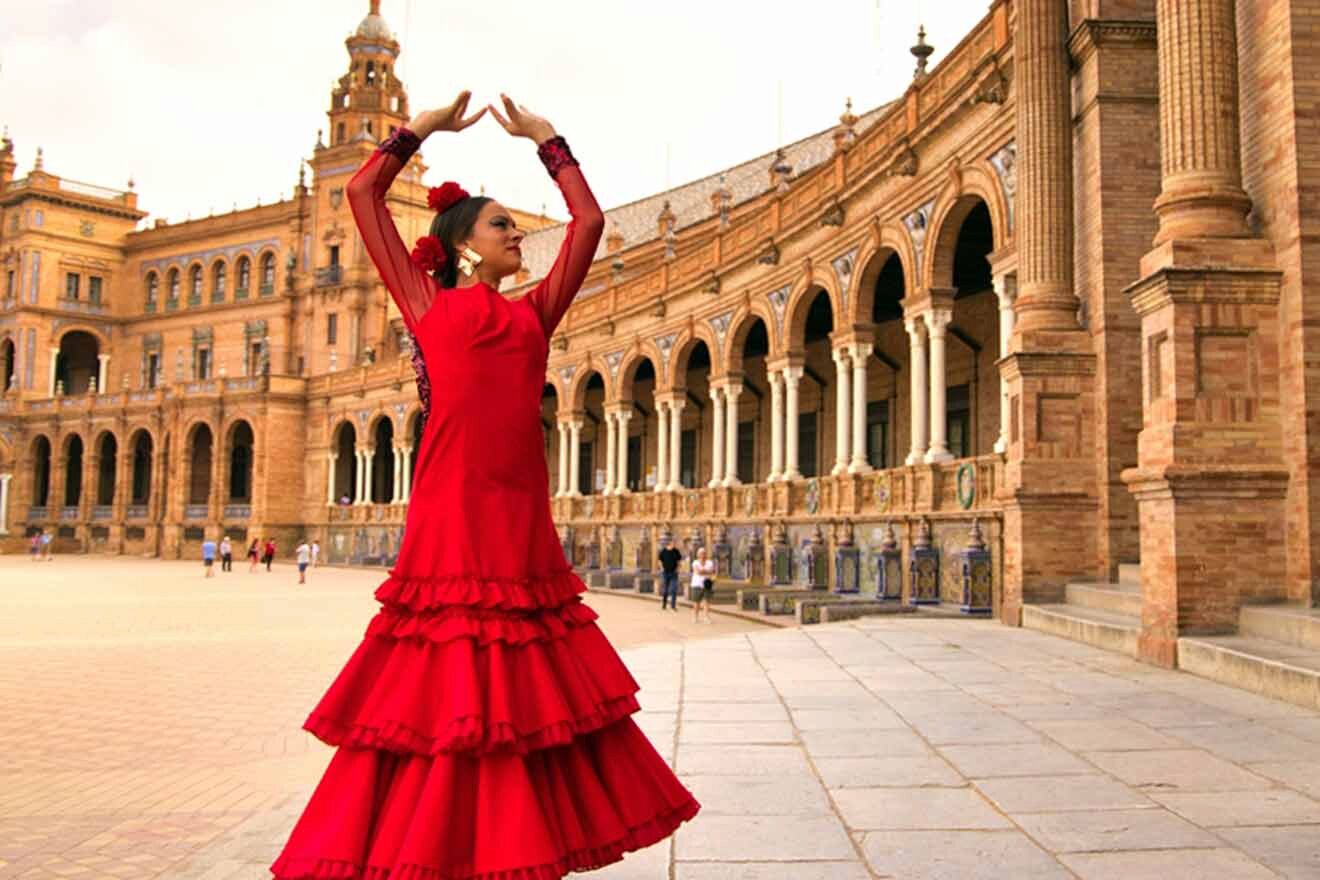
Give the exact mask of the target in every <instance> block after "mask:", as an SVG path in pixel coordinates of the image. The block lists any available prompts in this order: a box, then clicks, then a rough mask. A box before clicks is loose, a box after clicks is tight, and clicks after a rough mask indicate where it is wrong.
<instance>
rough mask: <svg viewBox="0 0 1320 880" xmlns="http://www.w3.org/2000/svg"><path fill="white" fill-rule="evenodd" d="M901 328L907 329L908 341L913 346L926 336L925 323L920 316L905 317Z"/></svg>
mask: <svg viewBox="0 0 1320 880" xmlns="http://www.w3.org/2000/svg"><path fill="white" fill-rule="evenodd" d="M903 326H904V327H905V328H906V329H907V333H908V337H909V340H910V341H911V342H912V344H913V345H916V344H918V343H920V342H921V340H922V338H923V337H924V336H925V334H926V321H925V319H924V318H923V317H922V316H921V315H905V316H904V317H903Z"/></svg>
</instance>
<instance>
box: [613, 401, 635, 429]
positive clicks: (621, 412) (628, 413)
mask: <svg viewBox="0 0 1320 880" xmlns="http://www.w3.org/2000/svg"><path fill="white" fill-rule="evenodd" d="M614 417H615V418H616V419H618V420H619V421H620V422H622V423H623V424H625V425H626V424H628V421H629V420H630V419H632V417H633V413H632V409H631V404H630V405H629V408H628V409H618V410H615V412H614Z"/></svg>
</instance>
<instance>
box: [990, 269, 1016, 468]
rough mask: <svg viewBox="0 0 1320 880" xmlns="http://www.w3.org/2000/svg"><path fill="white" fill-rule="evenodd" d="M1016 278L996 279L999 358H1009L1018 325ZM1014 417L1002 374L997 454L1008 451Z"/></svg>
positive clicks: (997, 276) (996, 277) (1001, 276)
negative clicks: (1010, 424)
mask: <svg viewBox="0 0 1320 880" xmlns="http://www.w3.org/2000/svg"><path fill="white" fill-rule="evenodd" d="M1016 280H1017V279H1016V276H1010V275H996V276H995V279H994V284H995V296H996V297H998V298H999V357H1000V358H1005V357H1007V356H1008V339H1009V337H1010V336H1012V335H1013V328H1014V325H1015V324H1016V323H1017V312H1015V311H1014V310H1013V301H1014V300H1015V299H1016V298H1017V297H1016V295H1015V294H1016V293H1017V291H1016V287H1017V284H1016ZM1011 416H1012V413H1011V412H1010V409H1009V399H1008V383H1006V382H1005V381H1004V377H1003V375H1002V373H1001V375H1000V377H999V439H997V440H995V452H999V453H1004V452H1007V451H1008V420H1009V418H1010V417H1011Z"/></svg>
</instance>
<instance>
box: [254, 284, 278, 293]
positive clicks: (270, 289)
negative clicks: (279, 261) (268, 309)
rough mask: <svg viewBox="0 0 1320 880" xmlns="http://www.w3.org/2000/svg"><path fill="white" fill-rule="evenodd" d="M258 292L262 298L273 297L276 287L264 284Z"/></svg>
mask: <svg viewBox="0 0 1320 880" xmlns="http://www.w3.org/2000/svg"><path fill="white" fill-rule="evenodd" d="M258 292H259V293H260V294H261V295H262V296H271V295H273V294H274V293H275V285H274V284H263V285H261V287H260V289H259V290H258Z"/></svg>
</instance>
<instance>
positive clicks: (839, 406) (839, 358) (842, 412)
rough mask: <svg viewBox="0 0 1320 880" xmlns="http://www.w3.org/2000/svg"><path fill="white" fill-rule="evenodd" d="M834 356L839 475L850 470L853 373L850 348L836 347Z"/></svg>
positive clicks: (836, 473) (835, 470) (835, 457)
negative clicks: (849, 429) (849, 365)
mask: <svg viewBox="0 0 1320 880" xmlns="http://www.w3.org/2000/svg"><path fill="white" fill-rule="evenodd" d="M830 354H831V355H832V356H833V357H834V468H833V469H832V470H831V471H830V474H832V475H834V476H838V475H839V474H843V473H847V471H848V439H849V431H848V415H849V413H851V411H852V381H851V380H852V373H851V371H850V370H849V368H848V350H847V349H846V348H836V349H834V350H833V351H832V352H830Z"/></svg>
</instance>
